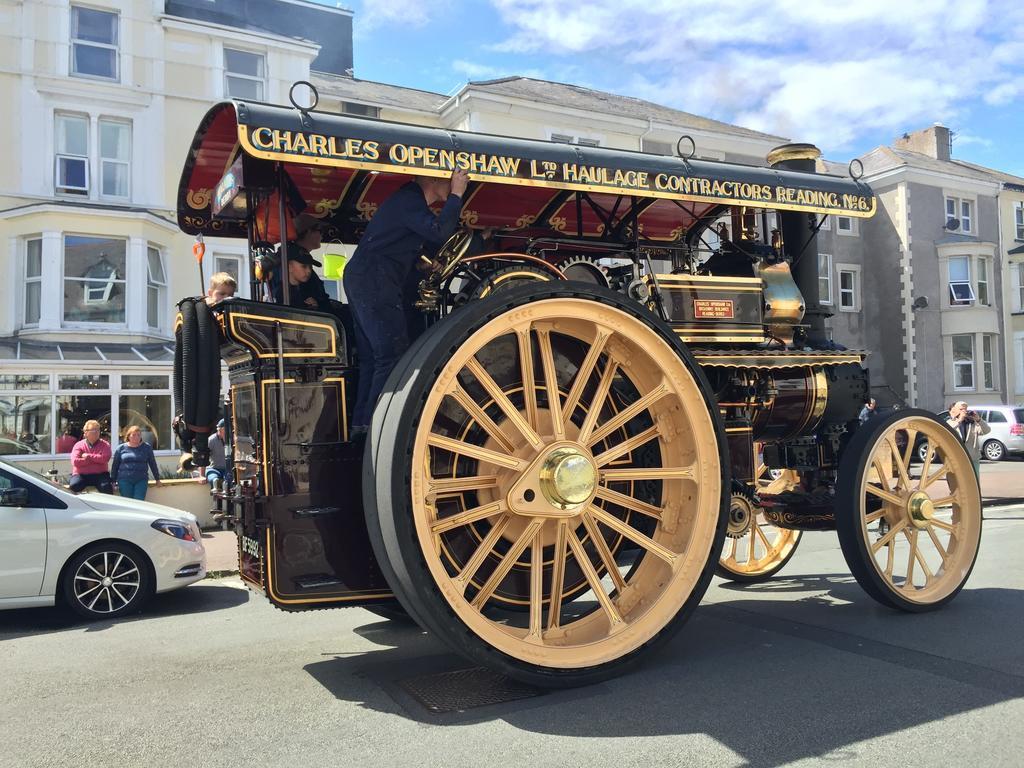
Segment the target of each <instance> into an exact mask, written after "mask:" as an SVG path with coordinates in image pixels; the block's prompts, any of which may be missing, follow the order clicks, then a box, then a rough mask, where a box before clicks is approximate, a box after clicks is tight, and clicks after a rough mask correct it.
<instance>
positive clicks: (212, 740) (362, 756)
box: [0, 505, 1024, 768]
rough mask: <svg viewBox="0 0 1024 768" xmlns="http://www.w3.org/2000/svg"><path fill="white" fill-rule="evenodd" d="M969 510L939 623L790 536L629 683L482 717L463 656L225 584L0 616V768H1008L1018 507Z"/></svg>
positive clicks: (1023, 734) (721, 590)
mask: <svg viewBox="0 0 1024 768" xmlns="http://www.w3.org/2000/svg"><path fill="white" fill-rule="evenodd" d="M986 518H987V519H986V522H985V527H984V531H983V538H982V544H981V553H982V555H981V557H979V559H978V562H977V565H976V567H975V569H974V572H973V574H972V575H971V578H970V580H969V581H968V583H967V586H966V587H965V589H964V590H963V592H962V593H961V594H960V595H959V596H958V597H957V598H956V600H954V601H953V602H952V603H950V605H948V606H947V607H945V608H944V609H943V610H940V611H935V612H932V613H926V614H917V615H912V614H903V613H898V612H895V611H891V610H887V609H885V608H883V607H882V606H880V605H878V604H876V603H875V602H874V601H873V600H871V599H870V598H868V597H867V596H866V595H865V593H864V592H863V591H862V590H861V589H860V587H859V586H858V585H857V584H856V583H855V582H854V581H853V579H852V578H851V577H850V572H849V569H848V567H847V566H846V563H845V562H844V560H843V557H842V553H841V552H840V550H839V545H838V542H837V540H836V536H835V534H833V533H809V534H806V536H805V539H804V540H803V541H802V543H801V545H800V550H799V551H798V552H797V553H796V556H795V557H794V558H793V560H792V561H791V562H790V563H789V564H788V565H787V566H786V568H784V569H783V570H782V572H781V573H779V574H778V575H777V576H776V577H775V578H773V579H770V580H769V581H767V582H765V583H763V584H755V585H747V586H741V585H736V584H730V583H727V582H723V581H721V580H720V579H715V580H714V582H713V583H712V585H711V588H710V589H709V590H708V593H707V595H706V596H705V599H704V601H703V603H702V605H701V606H700V607H699V608H698V609H697V611H696V613H695V615H694V617H693V619H692V620H691V621H690V622H689V623H688V624H687V625H686V626H685V627H683V628H682V631H681V632H680V633H679V634H678V635H677V636H676V637H675V638H673V639H672V640H671V641H670V642H669V643H668V644H667V645H666V646H665V648H664V649H662V650H660V651H659V652H657V653H655V654H652V655H650V656H649V657H648V658H647V659H646V660H645V662H644V663H643V664H642V665H640V666H639V667H637V668H636V669H634V670H632V671H630V672H629V673H628V674H625V675H623V676H621V677H618V678H615V679H612V680H609V681H606V682H604V683H601V684H598V685H594V686H590V687H587V688H582V689H573V690H561V691H550V692H536V691H526V693H525V695H524V694H523V692H522V690H521V689H517V691H516V692H517V693H518V694H519V697H518V698H514V699H510V698H508V697H507V696H506V697H504V698H503V699H502V700H500V701H497V702H495V700H494V699H493V698H492V699H490V702H491V703H488V701H486V700H484V701H482V700H481V699H482V698H483V697H481V695H480V694H481V690H480V689H479V688H478V687H474V685H472V683H473V681H474V679H477V678H474V676H473V670H472V669H467V668H468V667H472V664H471V663H470V662H467V661H466V660H465V659H462V658H460V657H457V656H454V655H453V654H452V653H451V652H450V651H449V650H448V649H447V648H446V647H445V646H443V645H442V644H441V643H440V642H439V641H438V640H437V639H435V638H433V637H432V636H430V635H429V634H427V633H425V632H423V631H422V630H420V629H419V628H417V627H415V626H412V625H410V624H407V623H402V622H397V621H384V620H382V619H381V617H380V616H375V615H373V614H372V613H370V612H369V611H367V610H365V609H362V608H342V609H334V610H324V611H306V612H300V613H286V612H283V611H278V610H275V609H274V608H273V607H271V606H270V605H269V603H268V602H267V601H266V600H264V599H263V598H261V597H259V596H258V595H256V594H254V593H251V592H248V591H247V590H246V589H245V588H244V587H243V586H242V584H241V581H240V580H239V579H238V577H227V578H221V579H206V580H203V581H201V582H198V583H196V584H193V585H191V586H189V587H187V588H185V589H181V590H177V591H175V592H170V593H167V594H162V595H157V596H156V597H155V598H154V600H153V602H152V603H151V604H150V606H149V607H148V608H147V610H146V611H145V612H144V613H143V614H141V615H139V616H137V617H130V618H126V619H123V620H121V621H96V622H88V623H83V622H80V621H78V620H76V619H74V618H73V617H70V616H68V615H67V614H66V613H62V612H59V611H55V610H53V609H50V608H45V609H43V608H36V609H22V610H12V611H4V612H2V613H0V670H2V673H3V696H2V697H0V722H2V723H3V728H0V768H7V767H8V766H10V767H11V768H34V767H35V766H39V768H65V766H66V767H67V768H89V767H91V766H102V768H135V766H164V765H179V764H181V763H183V762H186V763H195V764H197V765H202V766H215V767H216V768H232V767H233V766H239V768H251V766H287V767H291V766H296V765H301V766H347V765H358V766H360V768H395V767H396V766H406V765H408V766H438V768H501V767H504V766H509V765H517V766H518V765H528V766H530V767H531V768H547V767H548V766H551V768H567V767H568V768H575V766H588V768H605V766H607V767H608V768H632V767H635V768H680V767H681V766H686V768H703V766H708V767H709V768H710V767H712V766H714V767H716V768H717V767H719V766H721V767H723V768H774V767H775V766H787V767H788V766H793V767H794V768H809V767H811V766H815V767H817V766H836V765H837V764H841V765H842V766H843V767H844V768H861V767H862V766H863V768H877V767H878V766H883V767H885V766H900V767H901V768H918V766H920V768H933V767H934V766H936V765H951V766H958V765H967V766H971V767H972V768H997V767H998V768H1001V767H1002V766H1006V767H1007V768H1010V767H1012V768H1019V766H1020V765H1021V764H1022V763H1021V755H1022V754H1024V730H1022V729H1021V727H1020V723H1021V722H1022V720H1024V643H1021V640H1020V639H1021V637H1022V636H1024V560H1022V559H1021V557H1020V552H1021V551H1022V548H1024V505H1017V506H1014V507H1002V508H990V509H987V510H986ZM229 535H230V534H229ZM222 538H223V539H224V540H225V541H230V539H229V538H227V537H218V536H214V537H213V538H212V539H207V541H208V542H209V541H213V540H216V541H218V542H219V541H220V540H221V539H222ZM215 546H216V545H215ZM443 671H447V672H448V673H449V674H450V675H461V676H460V677H459V678H458V680H459V681H460V682H459V683H458V684H457V685H453V684H449V686H448V687H447V688H443V689H442V688H441V687H440V686H438V685H433V687H432V692H433V693H434V694H436V695H437V696H439V697H441V698H451V697H452V696H455V697H457V700H458V701H460V702H462V703H463V704H464V708H463V709H460V710H458V711H454V712H450V713H448V714H439V713H436V712H434V711H431V710H429V709H428V708H427V707H426V706H425V705H424V702H422V701H418V700H416V699H415V698H414V696H413V695H412V694H411V691H413V690H418V691H421V692H422V691H423V686H422V682H423V680H424V679H427V680H429V681H436V680H437V678H433V677H430V675H431V674H432V673H434V672H443ZM446 679H448V680H450V679H451V678H446ZM486 682H488V683H489V687H487V688H486V690H483V693H484V694H488V695H490V694H493V693H494V691H495V690H499V692H500V689H501V685H500V681H494V680H493V679H491V678H487V679H486ZM481 704H482V705H481Z"/></svg>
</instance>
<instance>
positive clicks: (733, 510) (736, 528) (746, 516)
mask: <svg viewBox="0 0 1024 768" xmlns="http://www.w3.org/2000/svg"><path fill="white" fill-rule="evenodd" d="M753 520H754V514H753V508H752V507H751V504H750V502H749V501H748V500H747V499H746V497H744V496H742V495H741V494H738V493H734V494H733V495H732V499H731V501H730V502H729V523H728V527H727V528H726V531H725V533H726V535H727V536H728V537H729V538H730V539H740V538H743V536H745V535H746V534H747V532H748V531H749V530H750V524H751V523H752V522H753Z"/></svg>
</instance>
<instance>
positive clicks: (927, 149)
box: [892, 123, 952, 160]
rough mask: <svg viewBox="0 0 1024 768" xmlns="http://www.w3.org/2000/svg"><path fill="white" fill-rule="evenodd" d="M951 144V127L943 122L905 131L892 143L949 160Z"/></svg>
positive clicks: (929, 155) (895, 145)
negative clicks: (909, 131)
mask: <svg viewBox="0 0 1024 768" xmlns="http://www.w3.org/2000/svg"><path fill="white" fill-rule="evenodd" d="M951 144H952V139H951V134H950V132H949V128H947V127H946V126H944V125H943V124H942V123H936V124H935V125H933V126H932V127H931V128H925V129H924V130H921V131H914V132H913V133H904V134H903V135H902V136H900V137H899V138H897V139H896V140H895V141H894V142H893V144H892V145H893V147H895V148H896V149H906V150H909V151H910V152H918V153H920V154H922V155H928V157H932V158H935V159H936V160H949V158H950V148H951Z"/></svg>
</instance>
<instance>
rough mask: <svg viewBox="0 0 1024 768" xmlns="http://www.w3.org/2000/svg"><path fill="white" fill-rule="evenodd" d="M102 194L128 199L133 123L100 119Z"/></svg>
mask: <svg viewBox="0 0 1024 768" xmlns="http://www.w3.org/2000/svg"><path fill="white" fill-rule="evenodd" d="M99 133H100V195H101V196H103V197H117V198H122V199H128V197H129V193H128V192H129V176H130V173H129V172H130V168H131V152H132V126H131V123H126V122H122V121H120V120H106V119H101V120H100V121H99Z"/></svg>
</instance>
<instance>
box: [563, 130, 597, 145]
mask: <svg viewBox="0 0 1024 768" xmlns="http://www.w3.org/2000/svg"><path fill="white" fill-rule="evenodd" d="M551 141H554V142H556V143H559V144H576V145H577V146H580V147H599V146H601V140H600V139H592V138H588V137H586V136H574V135H572V134H569V133H552V134H551Z"/></svg>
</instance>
